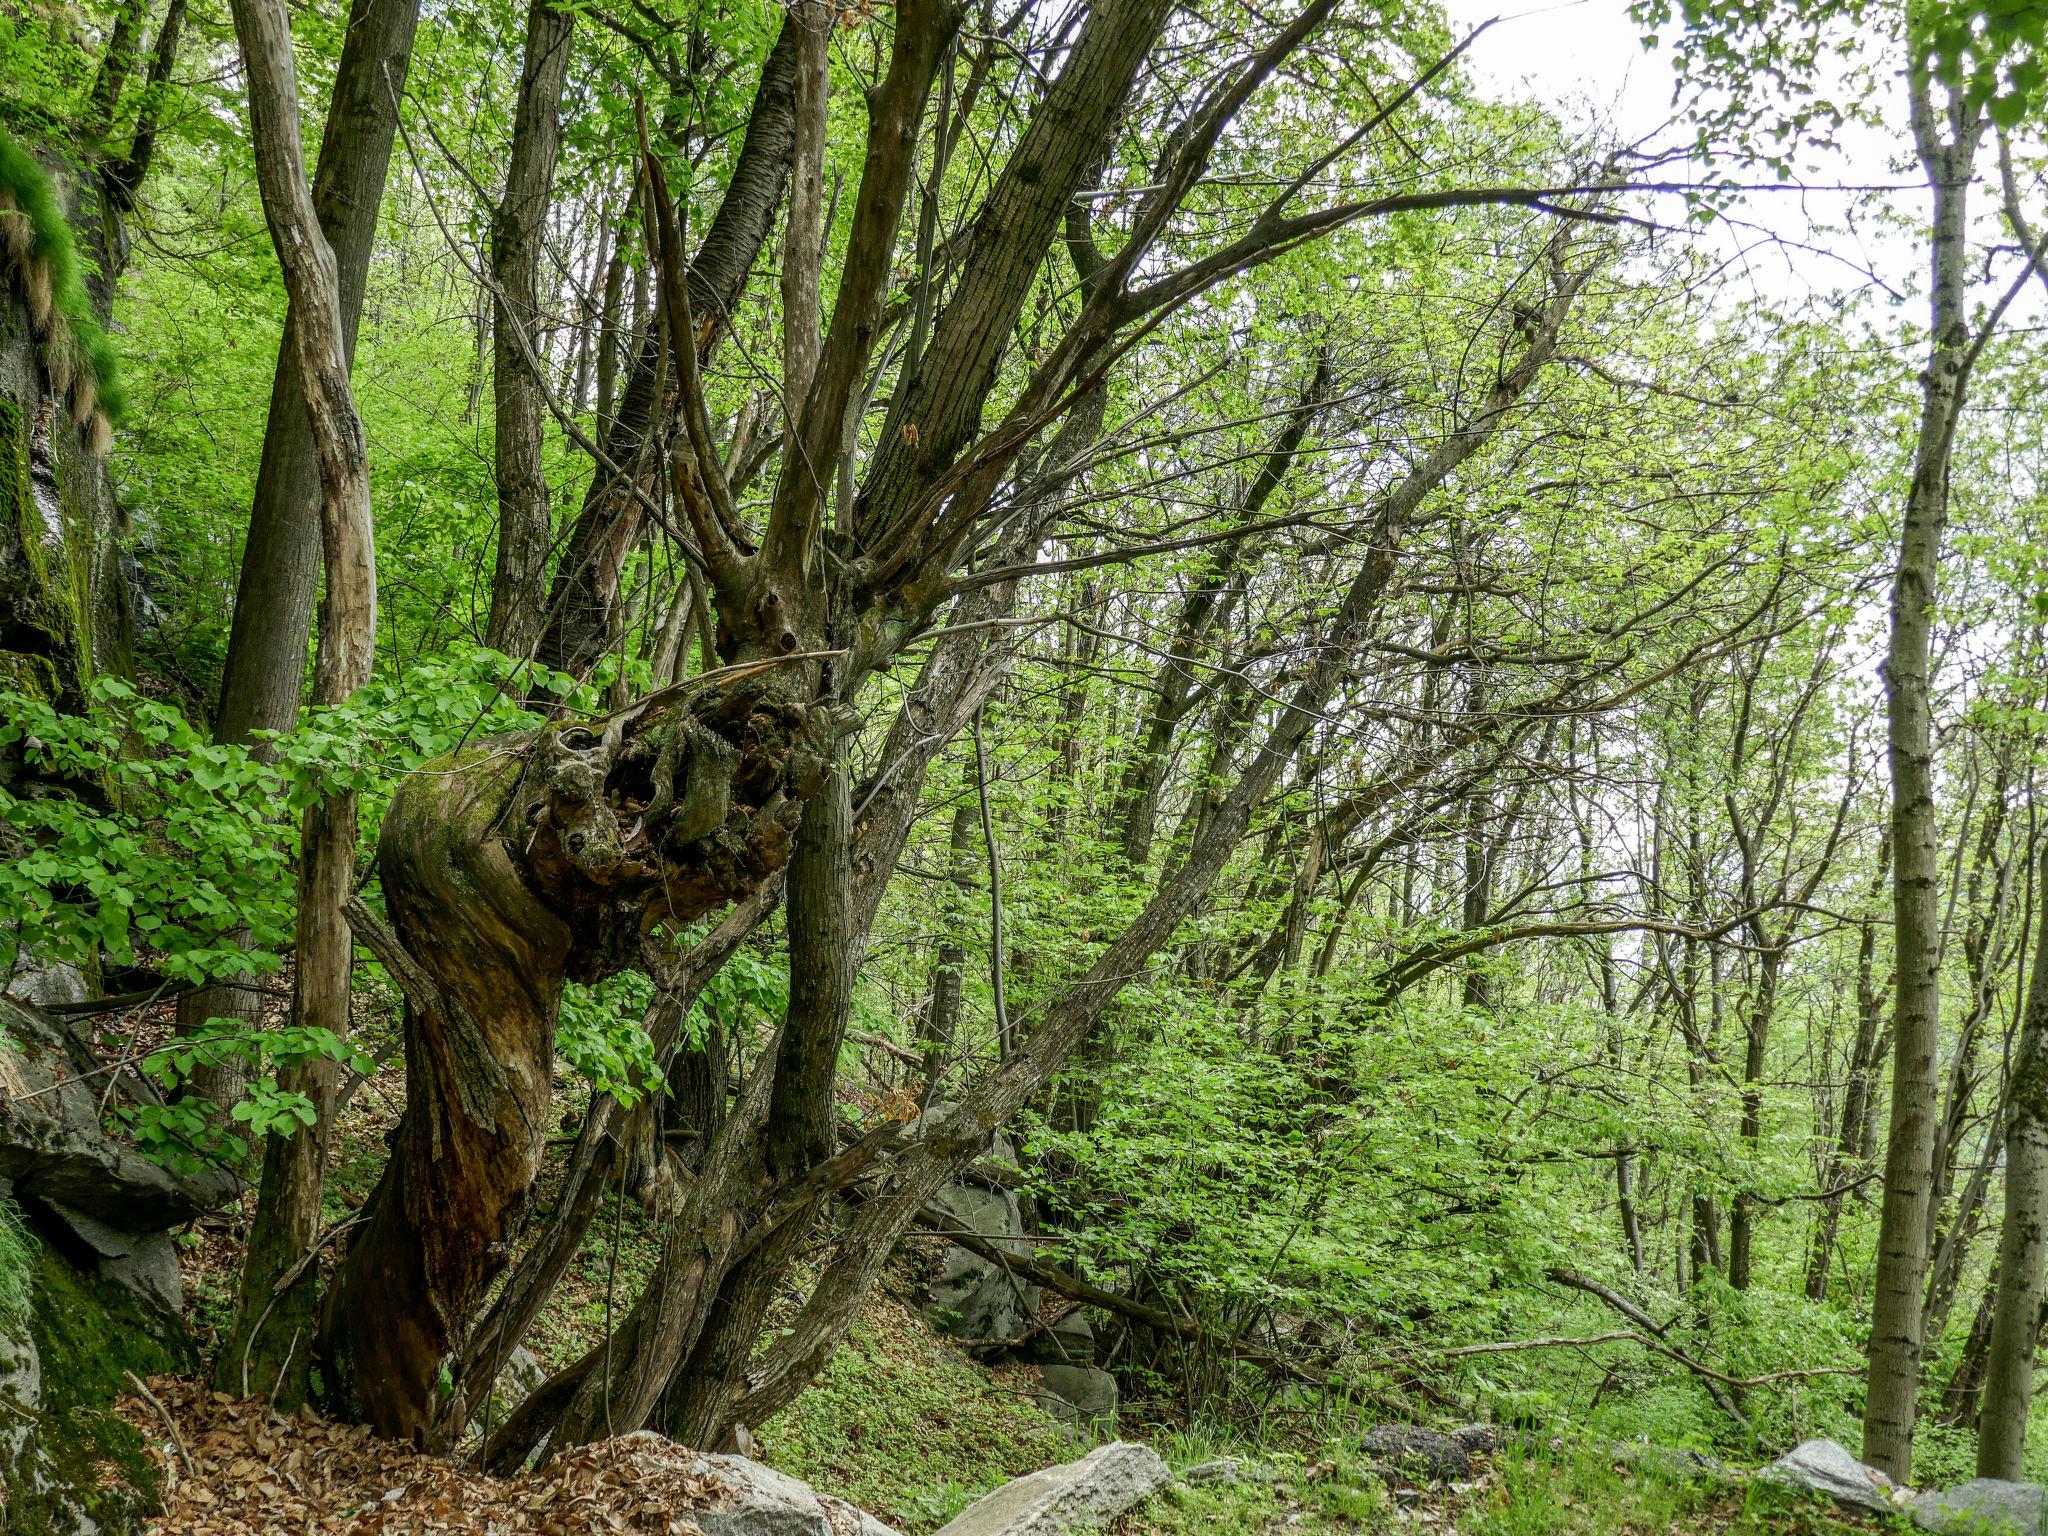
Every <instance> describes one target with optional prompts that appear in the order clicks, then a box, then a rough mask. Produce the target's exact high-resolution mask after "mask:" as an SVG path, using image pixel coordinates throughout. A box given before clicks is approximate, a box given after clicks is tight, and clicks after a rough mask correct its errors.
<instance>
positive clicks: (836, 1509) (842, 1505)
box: [818, 1493, 900, 1536]
mask: <svg viewBox="0 0 2048 1536" xmlns="http://www.w3.org/2000/svg"><path fill="white" fill-rule="evenodd" d="M818 1505H819V1507H820V1508H822V1509H823V1510H824V1511H825V1518H826V1519H827V1520H830V1521H831V1522H832V1529H833V1531H834V1533H835V1536H900V1533H899V1532H898V1531H897V1530H896V1528H895V1527H894V1526H893V1525H884V1524H883V1523H882V1522H881V1521H879V1520H877V1519H876V1518H875V1517H874V1516H873V1515H871V1514H869V1513H868V1512H867V1511H866V1510H864V1509H858V1508H856V1507H855V1506H853V1505H851V1504H849V1503H847V1502H846V1500H844V1499H835V1498H833V1497H832V1495H831V1494H829V1493H821V1494H819V1495H818Z"/></svg>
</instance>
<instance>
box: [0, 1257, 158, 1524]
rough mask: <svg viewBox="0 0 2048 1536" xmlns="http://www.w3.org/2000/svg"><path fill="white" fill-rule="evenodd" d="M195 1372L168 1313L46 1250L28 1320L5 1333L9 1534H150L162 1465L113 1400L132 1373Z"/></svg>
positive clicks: (2, 1463) (1, 1475)
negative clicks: (146, 1526) (148, 1518)
mask: <svg viewBox="0 0 2048 1536" xmlns="http://www.w3.org/2000/svg"><path fill="white" fill-rule="evenodd" d="M196 1364H197V1361H196V1360H195V1359H194V1358H193V1356H192V1353H191V1350H190V1347H189V1345H188V1344H187V1343H186V1342H185V1341H184V1339H183V1337H182V1335H181V1334H180V1333H179V1332H178V1331H176V1329H175V1328H174V1327H172V1326H169V1325H167V1322H166V1319H165V1318H164V1316H163V1314H162V1313H160V1312H158V1311H156V1310H155V1309H154V1308H151V1307H146V1306H145V1305H143V1304H142V1303H140V1302H138V1300H137V1299H136V1298H135V1296H133V1295H132V1294H131V1293H130V1292H128V1291H127V1290H125V1289H124V1288H122V1287H121V1286H119V1285H117V1284H115V1283H113V1282H111V1281H109V1280H107V1279H105V1278H103V1277H97V1276H94V1275H90V1274H86V1273H82V1272H81V1271H79V1270H78V1269H76V1268H74V1267H73V1266H72V1265H70V1264H69V1263H67V1262H65V1261H64V1259H62V1258H61V1257H59V1256H58V1254H57V1253H56V1252H55V1251H54V1249H53V1248H52V1247H50V1246H49V1245H48V1244H45V1245H43V1247H42V1248H41V1250H40V1252H39V1253H38V1254H37V1256H36V1258H35V1261H34V1283H33V1289H32V1296H31V1303H30V1309H29V1315H28V1317H27V1318H26V1319H25V1320H24V1321H23V1322H22V1323H21V1324H19V1325H16V1326H10V1327H6V1328H0V1417H4V1419H5V1421H6V1422H5V1424H4V1426H0V1533H5V1536H99V1533H104V1536H131V1533H140V1532H141V1530H142V1529H143V1522H144V1516H145V1514H146V1513H147V1512H148V1511H149V1509H150V1507H151V1505H152V1503H153V1502H154V1491H155V1488H156V1469H155V1467H154V1465H153V1464H152V1463H151V1461H150V1459H149V1457H148V1456H147V1454H146V1453H145V1451H144V1447H143V1442H142V1437H141V1436H140V1435H138V1434H137V1433H136V1432H135V1430H134V1429H132V1428H131V1427H130V1426H129V1425H128V1424H127V1423H125V1422H124V1421H123V1420H121V1419H120V1418H119V1417H117V1416H116V1415H115V1413H114V1412H113V1404H114V1401H115V1399H116V1398H118V1397H119V1396H120V1395H121V1394H123V1393H125V1392H128V1391H130V1390H131V1388H130V1384H129V1381H128V1376H129V1374H130V1373H131V1372H132V1373H133V1374H134V1375H135V1376H137V1377H139V1378H147V1377H149V1376H151V1375H157V1374H161V1373H163V1372H167V1371H183V1370H191V1369H193V1368H194V1366H196Z"/></svg>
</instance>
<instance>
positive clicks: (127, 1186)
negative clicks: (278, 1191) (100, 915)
mask: <svg viewBox="0 0 2048 1536" xmlns="http://www.w3.org/2000/svg"><path fill="white" fill-rule="evenodd" d="M0 1041H4V1042H5V1043H4V1044H0V1179H5V1180H6V1181H7V1182H8V1183H9V1184H11V1185H12V1186H13V1190H14V1195H15V1198H16V1199H17V1200H19V1201H20V1202H21V1203H22V1204H23V1205H24V1206H26V1207H30V1208H35V1209H38V1211H39V1213H41V1214H44V1215H45V1217H46V1219H48V1218H54V1219H55V1220H57V1221H58V1222H60V1223H61V1224H62V1225H64V1226H65V1227H67V1228H69V1229H70V1230H71V1232H72V1233H73V1235H75V1236H77V1237H79V1239H80V1242H81V1244H82V1245H83V1246H84V1247H85V1248H88V1249H90V1250H92V1252H93V1253H94V1254H96V1255H98V1256H100V1257H115V1256H120V1255H119V1254H116V1253H115V1252H114V1251H113V1249H114V1248H120V1247H121V1245H122V1243H123V1242H124V1241H125V1240H128V1239H132V1237H133V1236H134V1235H135V1234H137V1233H143V1232H164V1231H168V1230H170V1229H171V1228H173V1227H177V1226H182V1225H183V1224H184V1223H186V1222H188V1221H190V1220H191V1219H192V1218H193V1217H195V1216H198V1215H200V1214H201V1213H202V1212H205V1211H210V1210H214V1209H217V1208H218V1207H220V1206H222V1205H225V1204H226V1203H227V1202H228V1201H229V1200H230V1199H232V1198H233V1197H234V1195H235V1194H236V1192H237V1191H238V1190H239V1189H240V1187H241V1182H240V1180H238V1179H237V1178H236V1177H235V1175H234V1174H233V1173H231V1172H229V1171H227V1170H225V1169H219V1168H202V1169H197V1170H194V1171H193V1172H192V1173H191V1174H189V1175H187V1174H180V1173H173V1172H172V1171H171V1170H169V1169H167V1168H164V1167H163V1166H161V1165H160V1164H157V1163H153V1162H151V1161H150V1160H149V1159H148V1158H146V1157H144V1156H143V1155H142V1154H141V1153H140V1152H138V1151H136V1150H135V1148H134V1147H133V1146H131V1145H129V1144H128V1143H127V1142H125V1141H122V1140H119V1139H117V1138H115V1137H113V1136H110V1135H108V1134H107V1131H106V1125H105V1122H104V1120H103V1119H102V1118H101V1114H100V1101H99V1091H98V1090H99V1083H98V1080H97V1079H95V1078H89V1077H86V1076H84V1075H83V1074H84V1073H85V1072H86V1071H88V1070H90V1069H91V1067H92V1066H93V1065H94V1063H95V1058H94V1057H93V1055H92V1053H91V1052H90V1051H89V1050H88V1049H87V1048H86V1047H85V1046H84V1045H82V1044H81V1043H80V1041H79V1040H78V1039H77V1038H76V1036H75V1034H74V1032H73V1031H72V1029H71V1027H70V1026H69V1025H68V1023H66V1022H65V1021H64V1020H62V1019H60V1018H59V1017H57V1016H56V1015H52V1014H47V1013H44V1012H42V1011H41V1010H40V1009H36V1008H24V1007H21V1006H19V1005H17V1004H16V1003H15V1002H14V1001H13V1000H12V999H11V998H0ZM85 1221H90V1222H91V1223H94V1224H95V1225H94V1226H93V1227H92V1228H86V1227H85V1226H84V1222H85ZM88 1232H90V1233H91V1234H92V1235H87V1234H88ZM109 1235H111V1236H112V1243H113V1247H112V1248H110V1247H109V1246H108V1242H109Z"/></svg>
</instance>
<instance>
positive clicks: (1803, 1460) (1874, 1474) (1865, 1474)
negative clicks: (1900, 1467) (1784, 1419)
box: [1758, 1440, 1901, 1510]
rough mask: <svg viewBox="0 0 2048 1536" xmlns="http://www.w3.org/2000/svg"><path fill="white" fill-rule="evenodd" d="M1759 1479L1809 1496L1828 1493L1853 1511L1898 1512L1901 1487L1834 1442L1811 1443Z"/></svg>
mask: <svg viewBox="0 0 2048 1536" xmlns="http://www.w3.org/2000/svg"><path fill="white" fill-rule="evenodd" d="M1758 1475H1759V1476H1761V1477H1763V1478H1765V1479H1767V1480H1768V1481H1770V1482H1774V1483H1783V1484H1785V1485H1786V1486H1788V1487H1792V1488H1803V1489H1805V1490H1807V1491H1808V1492H1809V1493H1822V1494H1826V1495H1827V1496H1828V1497H1829V1498H1831V1499H1833V1500H1834V1501H1835V1502H1836V1503H1837V1504H1846V1505H1848V1506H1849V1507H1850V1508H1852V1509H1869V1510H1896V1509H1898V1508H1899V1505H1900V1502H1901V1501H1900V1498H1899V1492H1900V1490H1899V1488H1898V1485H1897V1484H1895V1483H1894V1482H1893V1481H1892V1480H1891V1479H1890V1478H1888V1477H1886V1476H1885V1475H1884V1474H1883V1473H1882V1472H1880V1471H1878V1470H1877V1468H1875V1467H1866V1466H1865V1465H1864V1464H1863V1463H1862V1462H1860V1461H1858V1460H1857V1459H1856V1458H1855V1457H1854V1456H1852V1455H1850V1454H1849V1452H1848V1450H1847V1449H1846V1448H1845V1447H1843V1446H1841V1445H1839V1444H1837V1443H1836V1442H1835V1441H1833V1440H1807V1441H1803V1442H1802V1443H1800V1444H1798V1445H1795V1446H1794V1447H1792V1449H1791V1450H1789V1451H1787V1452H1786V1453H1785V1454H1784V1455H1782V1456H1780V1457H1779V1458H1778V1459H1777V1460H1776V1461H1774V1462H1772V1463H1771V1464H1770V1465H1769V1466H1768V1467H1765V1468H1764V1469H1763V1471H1762V1472H1761V1473H1759V1474H1758Z"/></svg>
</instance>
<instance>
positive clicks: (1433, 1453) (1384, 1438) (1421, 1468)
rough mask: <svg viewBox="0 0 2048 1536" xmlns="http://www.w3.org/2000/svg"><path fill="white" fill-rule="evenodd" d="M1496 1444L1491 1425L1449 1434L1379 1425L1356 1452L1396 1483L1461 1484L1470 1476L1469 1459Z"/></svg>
mask: <svg viewBox="0 0 2048 1536" xmlns="http://www.w3.org/2000/svg"><path fill="white" fill-rule="evenodd" d="M1498 1442H1499V1435H1498V1432H1497V1431H1496V1430H1495V1429H1494V1427H1493V1426H1492V1425H1491V1424H1467V1425H1466V1426H1465V1427H1464V1428H1463V1429H1454V1430H1452V1431H1450V1432H1449V1433H1448V1434H1446V1433H1443V1432H1441V1431H1439V1430H1434V1429H1418V1428H1416V1427H1415V1426H1414V1425H1412V1424H1380V1425H1377V1426H1375V1427H1374V1428H1372V1429H1369V1430H1367V1431H1366V1432H1365V1434H1364V1436H1363V1437H1362V1438H1361V1439H1360V1440H1359V1449H1360V1450H1362V1451H1364V1452H1365V1454H1366V1455H1367V1456H1369V1457H1371V1458H1372V1462H1373V1465H1374V1467H1376V1468H1377V1469H1378V1470H1379V1471H1380V1472H1381V1473H1382V1474H1383V1475H1384V1476H1385V1477H1387V1479H1388V1480H1389V1481H1391V1482H1395V1483H1462V1482H1465V1481H1466V1480H1468V1479H1469V1478H1470V1477H1471V1476H1472V1470H1473V1469H1472V1458H1473V1457H1474V1456H1481V1455H1485V1454H1486V1453H1487V1452H1489V1451H1492V1450H1493V1449H1494V1448H1495V1446H1496V1445H1497V1444H1498Z"/></svg>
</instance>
